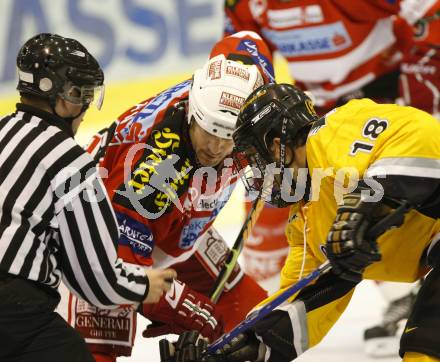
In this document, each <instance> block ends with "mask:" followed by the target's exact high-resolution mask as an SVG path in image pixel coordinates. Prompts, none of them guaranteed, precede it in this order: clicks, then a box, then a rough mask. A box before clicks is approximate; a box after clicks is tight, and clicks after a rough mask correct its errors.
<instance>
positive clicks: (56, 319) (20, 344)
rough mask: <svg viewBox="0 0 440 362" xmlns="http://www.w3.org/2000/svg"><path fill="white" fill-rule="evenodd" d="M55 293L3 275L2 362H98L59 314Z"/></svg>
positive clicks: (0, 291) (0, 294)
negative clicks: (56, 309)
mask: <svg viewBox="0 0 440 362" xmlns="http://www.w3.org/2000/svg"><path fill="white" fill-rule="evenodd" d="M59 300H60V296H59V294H58V292H56V291H55V290H51V289H50V288H49V287H45V286H42V285H41V284H37V283H34V282H31V281H28V280H24V279H21V278H17V277H15V276H11V275H1V274H0V346H1V347H0V361H1V362H52V361H53V362H55V361H56V362H59V361H62V362H83V361H86V362H89V361H94V359H93V357H92V355H91V354H90V352H89V351H88V349H87V346H86V343H85V341H84V339H83V338H82V337H81V336H80V335H79V333H78V332H77V331H75V329H73V328H72V327H71V326H69V325H68V324H67V322H66V321H65V320H64V319H63V318H62V317H61V316H60V315H59V314H58V313H56V312H54V310H55V308H56V306H57V304H58V303H59Z"/></svg>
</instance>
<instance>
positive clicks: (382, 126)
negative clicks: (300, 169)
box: [261, 99, 440, 354]
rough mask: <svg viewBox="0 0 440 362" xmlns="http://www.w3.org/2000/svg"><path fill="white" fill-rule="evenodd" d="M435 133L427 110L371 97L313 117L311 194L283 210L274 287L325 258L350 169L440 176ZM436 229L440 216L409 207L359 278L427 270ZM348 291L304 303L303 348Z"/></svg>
mask: <svg viewBox="0 0 440 362" xmlns="http://www.w3.org/2000/svg"><path fill="white" fill-rule="evenodd" d="M439 136H440V123H439V121H438V120H436V119H435V118H433V117H432V116H430V115H429V114H427V113H425V112H423V111H420V110H417V109H415V108H411V107H403V106H398V105H394V104H377V103H375V102H373V101H371V100H369V99H361V100H352V101H350V102H349V103H347V104H346V105H344V106H342V107H339V108H336V109H335V110H333V111H332V112H330V113H328V114H327V115H326V116H325V117H324V118H323V119H321V120H320V121H318V122H317V123H316V124H315V125H314V126H313V127H312V129H311V131H310V134H309V136H308V139H307V143H306V153H307V162H308V171H309V174H310V176H311V181H312V182H311V183H312V187H311V188H312V192H311V197H310V201H309V202H307V203H305V204H304V203H303V204H302V205H301V207H298V205H295V206H294V207H292V210H291V213H290V216H289V223H288V225H287V228H286V236H287V240H288V242H289V245H290V252H289V255H288V258H287V260H286V263H285V265H284V268H283V269H282V271H281V290H280V292H281V291H283V290H284V289H285V288H287V287H289V286H290V285H292V284H294V283H296V282H297V281H298V280H299V279H300V278H302V277H304V276H305V275H307V274H308V273H310V272H311V271H313V270H314V269H315V268H317V267H318V266H319V265H320V264H322V263H323V262H324V261H325V260H326V259H327V258H326V255H325V243H326V238H327V234H328V232H329V230H330V228H331V226H332V224H333V221H334V219H335V217H336V210H337V204H338V202H339V201H341V200H342V194H343V193H344V192H350V190H353V189H354V187H355V186H356V182H355V181H356V177H359V178H360V179H363V178H367V177H373V176H374V177H382V176H384V175H394V176H395V175H402V176H414V177H430V178H439V179H440V137H439ZM344 176H345V177H344ZM366 180H367V179H366ZM421 180H422V179H421ZM350 187H351V189H350ZM438 233H440V221H438V220H437V219H433V218H430V217H427V216H425V215H423V214H421V213H419V212H417V211H415V210H411V211H410V212H409V213H407V215H406V216H405V221H404V223H403V225H402V226H400V227H399V228H396V229H393V230H389V231H387V232H385V233H384V234H383V235H382V236H380V237H379V238H378V240H377V242H378V246H379V250H380V252H381V254H382V260H381V261H379V262H376V263H373V264H372V265H370V266H369V267H368V268H367V269H366V270H365V272H364V275H363V276H364V278H365V279H374V280H387V281H401V282H411V281H414V280H416V279H418V278H420V277H421V276H422V275H423V274H425V273H426V271H427V269H426V268H425V267H424V266H423V265H421V263H420V261H421V258H422V254H423V252H424V250H425V249H426V248H427V246H428V245H429V243H430V242H431V241H432V240H433V238H434V237H435V236H436V235H437V234H438ZM439 235H440V234H439ZM352 293H353V290H351V291H349V292H348V293H346V294H345V295H344V296H343V297H339V298H335V299H334V300H332V301H330V302H328V301H327V302H326V303H327V304H323V305H322V306H320V307H319V308H315V309H313V310H311V311H307V313H306V316H304V320H302V321H300V322H301V323H299V324H300V325H307V330H304V331H302V336H299V337H298V336H296V337H295V338H301V341H302V344H303V348H304V350H305V349H307V348H309V347H311V346H313V345H315V344H317V343H318V342H319V341H320V340H321V339H322V338H323V337H324V335H325V334H326V333H327V332H328V330H329V329H330V328H331V326H332V325H333V324H334V323H335V322H336V320H337V319H338V318H339V316H340V315H341V314H342V312H343V311H344V309H345V307H346V306H347V305H348V302H349V300H350V298H351V295H352ZM277 294H278V293H276V294H275V295H277ZM273 297H274V296H271V297H269V300H270V299H272V298H273ZM294 299H295V297H293V298H292V300H294ZM267 301H268V300H265V301H263V302H262V303H261V304H264V303H265V302H267ZM299 318H300V319H301V318H302V317H299ZM305 336H306V337H305ZM304 341H307V342H306V343H304ZM297 352H298V354H299V353H301V352H302V351H297Z"/></svg>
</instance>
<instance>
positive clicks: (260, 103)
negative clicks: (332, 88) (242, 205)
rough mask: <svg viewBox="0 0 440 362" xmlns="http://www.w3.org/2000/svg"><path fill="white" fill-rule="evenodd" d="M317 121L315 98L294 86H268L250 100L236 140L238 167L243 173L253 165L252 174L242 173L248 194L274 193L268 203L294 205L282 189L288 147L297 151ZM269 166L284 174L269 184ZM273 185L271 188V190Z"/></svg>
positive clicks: (281, 205)
mask: <svg viewBox="0 0 440 362" xmlns="http://www.w3.org/2000/svg"><path fill="white" fill-rule="evenodd" d="M316 120H318V116H317V114H316V112H315V109H314V107H313V103H312V101H311V99H310V98H309V97H308V96H307V95H306V94H305V93H304V92H303V91H301V90H300V89H298V88H296V87H294V86H293V85H291V84H276V83H269V84H265V85H263V86H261V87H259V88H258V89H256V90H255V91H254V92H253V93H252V94H251V95H250V96H249V97H248V98H247V99H246V101H245V102H244V105H243V107H242V108H241V111H240V114H239V116H238V120H237V124H236V129H235V131H234V134H233V136H232V137H233V140H234V143H235V152H234V154H235V164H236V166H237V168H238V169H241V170H242V169H245V168H246V167H247V166H250V168H251V171H252V172H251V173H248V172H242V173H241V174H242V179H243V181H244V183H245V186H246V188H247V190H248V191H251V190H252V191H258V192H261V191H262V189H265V190H266V191H271V198H270V199H268V200H267V201H268V202H269V203H272V204H273V205H275V206H277V207H285V206H287V205H288V204H289V203H291V202H286V200H283V199H284V197H282V196H283V195H282V190H281V188H282V185H283V179H284V178H285V177H284V176H287V174H286V175H285V174H284V168H285V167H286V164H285V162H286V160H285V147H286V145H289V146H291V147H293V148H294V147H296V146H298V145H299V143H300V142H301V141H304V140H305V138H306V137H307V132H308V130H309V129H310V127H311V125H312V123H313V122H314V121H316ZM275 137H279V138H280V161H279V162H278V163H276V162H275V159H274V158H273V156H272V152H271V151H270V147H271V145H272V141H273V139H274V138H275ZM269 165H273V166H274V167H275V166H276V167H279V170H280V173H279V177H274V180H273V181H272V180H270V181H269V182H268V180H267V178H268V176H269V173H270V172H269V168H268V166H269ZM272 170H274V168H273V169H272ZM256 171H257V172H256ZM256 173H258V174H256ZM272 176H274V175H273V174H272ZM270 178H271V177H269V179H270ZM263 181H264V182H265V184H264V186H263ZM269 186H270V189H267V187H269ZM291 186H292V185H291V184H289V189H288V190H286V191H287V192H288V194H290V192H291V188H290V187H291ZM283 187H284V186H283ZM265 196H268V195H267V194H266V195H265Z"/></svg>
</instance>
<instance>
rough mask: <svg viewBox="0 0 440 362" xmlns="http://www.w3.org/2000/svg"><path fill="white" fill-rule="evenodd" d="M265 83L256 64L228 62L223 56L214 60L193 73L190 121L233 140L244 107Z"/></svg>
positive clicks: (218, 56) (209, 131) (212, 132)
mask: <svg viewBox="0 0 440 362" xmlns="http://www.w3.org/2000/svg"><path fill="white" fill-rule="evenodd" d="M262 84H263V78H262V76H261V74H260V72H259V71H258V68H257V67H256V66H255V65H251V66H249V65H244V64H241V63H238V62H235V61H232V60H227V59H226V58H225V56H224V55H223V54H220V55H217V56H216V57H213V58H211V59H210V60H209V61H208V62H207V63H206V64H205V65H204V66H203V68H201V69H197V70H196V71H195V72H194V79H193V84H192V87H191V89H190V91H189V111H188V122H191V120H192V118H193V117H194V119H195V121H196V122H197V124H198V125H199V126H200V127H202V128H203V129H204V130H205V131H207V132H208V133H210V134H212V135H214V136H218V137H221V138H226V139H232V133H233V132H234V129H235V123H236V122H237V117H238V113H239V112H240V108H241V106H242V105H243V103H244V101H245V99H246V98H247V97H248V96H249V95H250V94H251V93H252V91H253V90H255V89H256V88H258V87H259V86H260V85H262Z"/></svg>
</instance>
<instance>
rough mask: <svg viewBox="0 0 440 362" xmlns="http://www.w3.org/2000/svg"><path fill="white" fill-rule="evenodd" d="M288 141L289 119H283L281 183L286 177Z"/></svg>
mask: <svg viewBox="0 0 440 362" xmlns="http://www.w3.org/2000/svg"><path fill="white" fill-rule="evenodd" d="M286 139H287V118H286V117H284V118H283V124H282V125H281V137H280V176H281V182H282V181H283V177H284V169H285V167H286Z"/></svg>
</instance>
